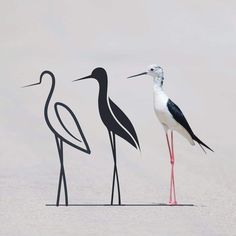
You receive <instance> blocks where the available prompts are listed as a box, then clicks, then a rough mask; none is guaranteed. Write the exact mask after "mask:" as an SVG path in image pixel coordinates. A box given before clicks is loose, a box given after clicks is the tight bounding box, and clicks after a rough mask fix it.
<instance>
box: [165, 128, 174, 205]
mask: <svg viewBox="0 0 236 236" xmlns="http://www.w3.org/2000/svg"><path fill="white" fill-rule="evenodd" d="M166 141H167V145H168V150H169V154H170V163H171V165H172V152H171V148H170V141H169V137H168V131H166ZM172 174H173V172H172V169H171V175H170V199H169V203H172V178H173V175H172Z"/></svg>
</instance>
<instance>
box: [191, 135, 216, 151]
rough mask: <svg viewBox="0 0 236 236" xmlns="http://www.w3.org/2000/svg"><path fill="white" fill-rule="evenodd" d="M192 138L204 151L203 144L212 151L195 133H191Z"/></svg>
mask: <svg viewBox="0 0 236 236" xmlns="http://www.w3.org/2000/svg"><path fill="white" fill-rule="evenodd" d="M193 140H195V141H196V142H198V144H199V145H200V147H201V148H202V150H203V151H204V152H206V151H205V149H204V148H203V146H204V147H205V148H207V149H209V150H211V151H212V152H214V151H213V150H212V149H211V148H210V147H208V146H207V145H206V144H205V143H203V142H202V141H201V140H200V139H199V138H198V137H197V136H196V135H193Z"/></svg>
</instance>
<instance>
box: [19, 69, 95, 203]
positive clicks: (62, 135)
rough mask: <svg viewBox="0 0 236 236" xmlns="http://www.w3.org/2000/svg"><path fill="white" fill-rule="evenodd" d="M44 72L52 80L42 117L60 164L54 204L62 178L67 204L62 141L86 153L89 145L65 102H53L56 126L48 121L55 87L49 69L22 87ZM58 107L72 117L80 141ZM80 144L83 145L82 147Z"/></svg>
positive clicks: (58, 199)
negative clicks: (53, 140) (52, 139)
mask: <svg viewBox="0 0 236 236" xmlns="http://www.w3.org/2000/svg"><path fill="white" fill-rule="evenodd" d="M45 74H48V75H49V76H50V77H51V81H52V85H51V89H50V92H49V94H48V97H47V100H46V103H45V106H44V118H45V121H46V123H47V125H48V127H49V129H50V130H51V131H52V132H53V134H54V135H55V139H56V144H57V149H58V154H59V159H60V164H61V168H60V175H59V183H58V191H57V201H56V205H57V206H59V201H60V193H61V184H62V180H63V183H64V192H65V205H66V206H68V193H67V184H66V175H65V169H64V163H63V161H64V160H63V143H66V144H68V145H70V146H72V147H74V148H76V149H78V150H80V151H82V152H85V153H88V154H90V153H91V151H90V148H89V145H88V143H87V140H86V138H85V136H84V133H83V131H82V129H81V127H80V124H79V121H78V120H77V118H76V116H75V114H74V113H73V112H72V110H71V109H70V108H69V107H68V106H67V105H65V104H63V103H61V102H56V103H55V104H54V112H55V115H56V118H57V120H58V121H59V124H58V125H57V126H56V125H54V124H53V122H54V121H52V120H51V121H50V118H49V104H50V101H51V98H52V94H53V92H54V89H55V82H56V81H55V76H54V74H53V73H52V72H51V71H43V72H42V73H41V75H40V80H39V82H38V83H35V84H30V85H26V86H24V87H30V86H35V85H39V84H41V82H42V79H43V76H44V75H45ZM59 109H64V112H66V113H67V116H70V118H71V119H72V122H73V123H74V125H75V126H76V129H77V131H78V133H77V136H79V137H80V138H82V141H81V140H80V139H79V138H78V137H76V136H75V135H73V134H72V132H75V130H73V131H72V132H71V131H70V130H69V129H68V128H67V127H66V125H65V122H66V120H64V123H63V119H62V117H61V115H60V113H59ZM82 145H83V146H84V147H82Z"/></svg>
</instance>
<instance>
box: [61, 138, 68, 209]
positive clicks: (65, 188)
mask: <svg viewBox="0 0 236 236" xmlns="http://www.w3.org/2000/svg"><path fill="white" fill-rule="evenodd" d="M60 144H61V165H62V178H63V181H64V191H65V204H66V206H68V192H67V184H66V174H65V169H64V163H63V141H62V140H60Z"/></svg>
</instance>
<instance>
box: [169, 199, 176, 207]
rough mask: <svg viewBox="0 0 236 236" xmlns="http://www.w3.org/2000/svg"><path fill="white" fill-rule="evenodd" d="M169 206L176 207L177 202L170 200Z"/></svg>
mask: <svg viewBox="0 0 236 236" xmlns="http://www.w3.org/2000/svg"><path fill="white" fill-rule="evenodd" d="M169 205H170V206H174V205H177V201H175V200H171V201H169Z"/></svg>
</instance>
